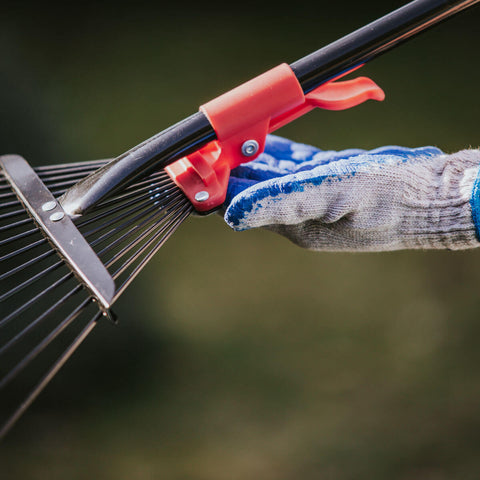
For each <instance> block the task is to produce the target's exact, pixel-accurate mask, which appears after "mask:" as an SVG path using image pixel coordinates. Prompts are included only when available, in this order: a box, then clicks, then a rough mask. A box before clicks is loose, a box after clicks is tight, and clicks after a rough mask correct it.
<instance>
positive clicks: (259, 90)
mask: <svg viewBox="0 0 480 480" xmlns="http://www.w3.org/2000/svg"><path fill="white" fill-rule="evenodd" d="M384 98H385V94H384V93H383V91H382V89H381V88H380V87H378V85H376V84H375V83H374V82H373V81H372V80H370V79H369V78H365V77H359V78H356V79H354V80H349V81H342V82H335V81H330V82H327V83H325V84H324V85H322V86H320V87H319V88H317V89H316V90H314V91H312V92H310V93H309V94H307V95H304V94H303V91H302V88H301V86H300V84H299V83H298V80H297V78H296V76H295V74H294V73H293V71H292V70H291V68H290V67H289V66H288V65H287V64H282V65H279V66H278V67H275V68H273V69H272V70H269V71H268V72H266V73H264V74H262V75H260V76H258V77H256V78H254V79H252V80H250V81H248V82H246V83H244V84H243V85H240V86H239V87H237V88H234V89H233V90H231V91H229V92H227V93H225V94H224V95H221V96H220V97H217V98H215V99H214V100H211V101H210V102H208V103H206V104H205V105H202V106H201V107H200V110H201V111H202V112H203V113H204V114H205V115H206V116H207V118H208V120H209V121H210V123H211V125H212V127H213V129H214V130H215V133H216V135H217V140H215V141H213V142H210V143H209V144H208V145H206V146H205V147H203V148H201V149H200V150H198V151H197V152H195V153H193V154H191V155H188V156H187V157H184V158H182V159H180V160H178V161H177V162H174V163H172V164H171V165H170V166H168V167H167V168H166V169H165V170H166V171H167V173H168V174H169V175H170V177H171V178H172V179H173V180H174V182H175V183H176V184H177V185H178V186H179V187H180V188H181V189H182V190H183V192H184V193H185V194H186V195H187V197H188V198H189V200H190V201H191V202H192V204H193V206H194V207H195V209H196V210H197V211H198V212H204V213H205V212H209V211H211V210H214V209H215V208H217V207H219V206H220V205H222V204H223V202H224V201H225V196H226V192H227V186H228V179H229V177H230V170H231V169H232V168H235V167H237V166H238V165H240V164H241V163H245V162H249V161H252V160H254V159H255V158H257V157H258V155H260V153H262V152H263V150H264V148H265V140H266V137H267V134H268V133H270V132H273V131H274V130H276V129H278V128H280V127H282V126H283V125H285V124H287V123H289V122H291V121H292V120H294V119H296V118H298V117H300V116H301V115H304V114H305V113H307V112H309V111H310V110H312V109H313V108H323V109H327V110H344V109H346V108H351V107H354V106H356V105H359V104H360V103H363V102H365V101H366V100H368V99H374V100H383V99H384Z"/></svg>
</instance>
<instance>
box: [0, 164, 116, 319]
mask: <svg viewBox="0 0 480 480" xmlns="http://www.w3.org/2000/svg"><path fill="white" fill-rule="evenodd" d="M0 167H1V168H2V170H3V173H4V175H5V177H6V179H7V180H8V181H9V182H10V184H11V186H12V188H13V190H14V191H15V193H16V195H17V197H18V198H19V200H20V201H21V202H22V203H23V205H24V206H25V208H26V210H27V212H28V213H29V215H30V216H31V217H32V218H33V219H34V220H35V222H36V223H37V225H38V226H39V227H40V230H41V231H42V233H43V234H44V235H45V237H46V238H47V239H48V240H49V241H50V243H51V244H52V245H53V247H54V248H55V250H56V251H57V253H58V254H59V255H60V256H61V257H62V258H63V260H64V261H65V262H66V263H67V265H68V266H69V268H70V269H71V270H72V272H73V273H74V274H75V275H76V277H77V278H78V279H79V280H80V281H81V283H83V284H84V285H85V287H86V288H87V289H88V290H89V291H90V293H91V294H92V295H93V297H95V299H96V300H97V301H98V304H99V306H100V308H101V309H102V310H104V311H105V312H107V311H108V309H109V308H110V306H111V302H112V299H113V297H114V295H115V282H114V280H113V278H112V277H111V275H110V273H109V272H108V270H107V269H106V267H105V265H103V263H102V262H101V260H100V259H99V258H98V256H97V255H96V253H95V252H94V251H93V249H92V247H91V246H90V245H89V244H88V242H87V240H86V239H85V238H84V237H83V235H82V234H81V233H80V232H79V231H78V229H77V227H76V226H75V224H74V223H73V221H72V219H71V218H70V217H69V216H68V215H67V214H66V213H65V212H64V210H63V208H62V207H61V206H60V204H59V203H58V201H57V200H56V199H55V197H54V196H53V195H52V193H51V192H50V191H49V190H48V188H47V187H46V186H45V185H44V184H43V182H42V181H41V180H40V178H39V177H38V175H37V174H36V173H35V171H34V170H33V168H32V167H31V166H30V165H29V164H28V163H27V161H26V160H25V159H24V158H22V157H20V156H19V155H4V156H1V157H0ZM107 314H108V313H107Z"/></svg>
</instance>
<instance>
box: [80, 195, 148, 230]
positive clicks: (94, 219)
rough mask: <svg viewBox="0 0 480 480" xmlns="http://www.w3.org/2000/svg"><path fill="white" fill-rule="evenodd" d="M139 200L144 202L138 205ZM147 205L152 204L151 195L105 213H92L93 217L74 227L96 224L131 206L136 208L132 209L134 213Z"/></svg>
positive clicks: (143, 196) (135, 199)
mask: <svg viewBox="0 0 480 480" xmlns="http://www.w3.org/2000/svg"><path fill="white" fill-rule="evenodd" d="M140 200H144V201H143V202H142V203H141V204H140V203H139V201H140ZM148 204H150V205H151V204H152V199H151V195H150V194H147V195H142V196H140V198H134V199H133V200H130V201H129V202H126V203H123V204H120V205H118V206H117V207H114V208H111V209H108V210H106V211H100V212H99V213H97V212H93V213H92V215H93V216H91V217H89V218H86V219H85V220H83V221H82V220H81V221H80V222H78V223H77V224H76V225H77V227H78V228H84V227H86V226H87V225H90V224H92V223H95V222H98V221H99V220H101V219H103V218H107V217H109V216H111V215H113V214H114V213H118V212H121V211H123V210H126V209H128V208H129V207H131V206H132V205H133V206H135V207H136V208H134V209H133V211H135V210H138V208H142V206H144V205H148ZM102 210H103V209H102ZM124 214H125V213H124Z"/></svg>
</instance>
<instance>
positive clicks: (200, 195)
mask: <svg viewBox="0 0 480 480" xmlns="http://www.w3.org/2000/svg"><path fill="white" fill-rule="evenodd" d="M209 198H210V195H209V193H208V192H206V191H205V190H202V191H201V192H197V193H196V194H195V200H196V201H197V202H205V201H206V200H208V199H209Z"/></svg>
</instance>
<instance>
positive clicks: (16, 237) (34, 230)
mask: <svg viewBox="0 0 480 480" xmlns="http://www.w3.org/2000/svg"><path fill="white" fill-rule="evenodd" d="M38 232H40V229H39V228H37V227H35V228H32V229H31V230H26V231H25V232H21V233H18V234H17V235H13V236H11V237H9V238H6V239H5V240H0V247H1V246H3V245H8V244H9V243H12V242H16V241H17V240H20V239H22V238H26V237H29V236H30V235H33V234H35V233H38Z"/></svg>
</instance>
